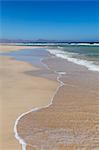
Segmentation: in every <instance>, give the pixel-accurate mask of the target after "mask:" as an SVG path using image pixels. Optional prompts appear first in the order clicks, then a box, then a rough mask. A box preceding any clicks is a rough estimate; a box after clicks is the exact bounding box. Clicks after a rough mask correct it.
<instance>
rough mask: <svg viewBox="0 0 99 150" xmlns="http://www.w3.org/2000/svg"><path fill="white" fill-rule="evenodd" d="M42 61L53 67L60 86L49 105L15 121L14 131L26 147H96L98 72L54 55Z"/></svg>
mask: <svg viewBox="0 0 99 150" xmlns="http://www.w3.org/2000/svg"><path fill="white" fill-rule="evenodd" d="M43 62H44V63H45V64H46V65H47V66H48V67H49V68H50V69H51V70H56V72H57V81H58V82H59V83H60V86H59V88H58V90H57V91H56V93H55V95H54V97H53V101H52V103H51V104H50V105H49V106H48V105H47V106H46V107H44V108H42V109H39V110H36V111H31V112H29V113H27V114H25V115H23V116H22V117H21V118H20V119H19V120H18V124H17V127H16V128H17V133H18V135H19V137H20V139H23V140H24V141H25V143H26V145H27V146H26V147H25V149H26V150H31V149H34V150H35V149H36V150H41V149H43V150H46V149H47V150H77V149H80V150H84V149H87V150H91V149H92V150H93V149H95V150H98V148H99V142H98V141H99V109H98V100H99V74H98V72H94V71H93V72H92V71H90V70H88V69H87V68H86V67H84V66H81V65H76V64H74V63H71V62H68V61H66V60H63V59H60V58H56V57H53V55H51V57H49V58H47V59H46V60H43ZM60 68H61V69H60ZM63 71H65V72H63ZM23 145H24V143H23Z"/></svg>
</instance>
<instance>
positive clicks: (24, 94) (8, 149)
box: [0, 46, 58, 150]
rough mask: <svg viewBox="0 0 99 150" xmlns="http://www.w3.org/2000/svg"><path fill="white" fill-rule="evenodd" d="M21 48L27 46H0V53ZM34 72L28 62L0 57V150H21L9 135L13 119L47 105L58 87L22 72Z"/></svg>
mask: <svg viewBox="0 0 99 150" xmlns="http://www.w3.org/2000/svg"><path fill="white" fill-rule="evenodd" d="M23 48H27V47H22V46H21V47H19V46H17V47H16V46H3V47H2V50H0V51H3V52H4V51H6V52H8V51H11V50H19V49H23ZM28 48H29V47H28ZM37 69H38V68H35V67H33V66H31V65H30V64H28V63H25V62H19V61H16V60H14V59H10V58H8V57H5V56H0V92H1V94H0V118H1V120H0V122H1V124H0V150H21V145H20V144H19V143H18V141H17V140H16V139H15V137H14V132H13V127H14V123H15V121H16V119H17V117H18V116H19V115H20V114H22V113H23V112H26V111H28V110H30V109H32V108H33V107H42V106H45V105H47V104H49V103H50V99H51V97H52V95H53V93H54V91H55V89H56V88H57V86H58V83H57V82H56V81H51V80H48V79H44V78H40V77H33V76H29V75H27V74H24V71H30V70H33V71H35V70H37Z"/></svg>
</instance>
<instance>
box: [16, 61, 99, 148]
mask: <svg viewBox="0 0 99 150" xmlns="http://www.w3.org/2000/svg"><path fill="white" fill-rule="evenodd" d="M48 61H49V60H48ZM51 61H52V60H51ZM66 63H67V62H66ZM49 64H50V62H49V63H47V65H48V67H49ZM52 64H53V63H52ZM50 65H51V64H50ZM69 65H70V66H72V65H71V63H69ZM57 66H58V65H57ZM67 66H68V63H67ZM74 66H76V67H77V65H75V64H74ZM50 67H51V66H50ZM54 67H55V66H54ZM72 67H73V66H72ZM76 67H74V68H75V69H77V68H78V69H80V70H79V71H84V72H88V74H90V71H88V70H87V69H86V68H85V67H81V68H80V66H79V65H78V67H77V68H76ZM51 69H53V67H52V68H51ZM61 73H62V74H63V75H64V72H62V71H61V72H60V74H61ZM66 73H67V74H68V72H66ZM96 76H97V75H96ZM93 77H94V76H93ZM60 78H62V76H61V77H59V76H57V81H59V82H60V83H61V85H60V86H59V87H58V90H57V91H56V93H55V95H54V96H53V99H54V102H53V103H51V104H52V105H51V104H50V105H48V106H50V107H48V106H45V107H42V108H41V109H38V111H35V110H34V112H32V111H30V112H29V113H28V114H26V115H25V116H23V117H22V118H20V120H19V124H18V127H17V128H18V133H19V135H21V137H24V135H25V133H24V131H22V130H20V127H21V128H22V127H23V123H22V122H24V121H25V120H27V118H28V120H29V117H30V116H32V119H33V118H35V117H36V116H35V115H37V117H36V118H35V119H33V120H34V121H33V122H32V123H33V124H34V126H35V124H36V126H37V127H38V126H40V125H39V124H42V123H41V122H42V119H43V118H42V116H41V114H42V112H44V113H43V115H45V113H48V115H49V114H50V111H49V110H50V109H52V108H55V105H56V106H57V105H58V101H57V99H56V98H55V97H57V95H58V93H60V90H59V89H60V88H61V87H64V86H66V87H65V88H68V89H69V90H71V87H72V88H74V87H76V86H75V85H70V84H69V83H65V84H64V83H63V81H62V80H60ZM89 81H90V79H89ZM84 82H85V81H84ZM63 85H64V86H63ZM97 85H98V84H97ZM73 86H74V87H73ZM97 88H99V87H97ZM61 90H62V88H61ZM57 92H58V93H57ZM68 92H69V91H68ZM76 94H77V93H76ZM80 94H81V93H80ZM62 95H63V94H62ZM62 95H61V97H62ZM77 95H79V94H77ZM59 97H60V94H59ZM65 98H66V97H65ZM53 99H52V100H53ZM66 99H67V98H66ZM96 99H97V98H96ZM88 101H89V100H88ZM55 102H57V104H56V103H55ZM71 102H72V101H71ZM72 103H73V102H72ZM77 103H78V106H76V107H79V101H78V102H77ZM96 103H97V100H96ZM64 104H65V103H64ZM89 105H90V102H89ZM60 106H61V105H60ZM58 107H59V106H58ZM73 107H75V106H73ZM81 107H82V106H81ZM58 109H59V108H58ZM77 109H78V108H77ZM81 109H83V107H82V108H81ZM84 109H85V108H84ZM88 109H89V108H88ZM52 110H53V111H54V109H52ZM59 110H60V109H59ZM59 110H57V111H59ZM74 110H75V109H74ZM57 111H56V113H55V114H56V117H57ZM92 111H93V110H92ZM97 112H98V111H97ZM38 114H39V115H40V116H41V117H40V118H39V117H38V116H39V115H38ZM67 114H68V110H67ZM70 114H71V113H70ZM74 114H76V115H78V116H79V112H75V111H74ZM46 115H47V114H46ZM46 115H45V116H46ZM68 115H69V114H68ZM80 115H81V113H80ZM90 115H91V114H90V112H89V116H88V115H86V114H85V113H84V112H82V115H81V118H83V117H85V118H86V117H89V118H90V117H92V116H90ZM34 116H35V117H34ZM61 117H62V116H61ZM38 118H39V119H41V120H38ZM46 119H47V118H46ZM64 119H66V118H64ZM23 120H24V121H23ZM43 121H45V120H43ZM85 121H86V119H85ZM30 124H31V123H30ZM33 124H32V125H33ZM54 124H55V122H54V123H53V126H54ZM74 124H75V123H74ZM88 124H89V122H88ZM92 124H93V123H92ZM47 125H48V128H49V124H47ZM24 126H25V125H24ZM43 126H45V124H44V123H43ZM51 126H52V125H51ZM57 126H58V125H57ZM63 126H64V125H63ZM79 126H81V125H79ZM23 128H24V129H25V130H27V131H26V132H27V133H28V130H29V129H28V126H27V125H26V127H23ZM41 128H44V127H41ZM84 128H85V129H84V130H86V127H85V126H84ZM24 129H23V130H24ZM60 129H61V128H60ZM32 130H34V132H37V131H35V129H33V128H32ZM40 130H41V133H42V134H43V130H47V129H46V127H45V128H44V129H40ZM89 130H90V132H92V131H91V129H89ZM38 132H39V129H38ZM51 132H52V131H51ZM65 132H67V131H65ZM73 132H74V131H73ZM84 132H85V131H84ZM84 134H85V133H84ZM30 136H31V135H30ZM32 136H33V135H32ZM34 136H35V135H34ZM73 136H74V135H73ZM83 136H84V135H82V138H83ZM32 138H33V137H32ZM42 138H43V137H42ZM25 140H26V139H25ZM39 140H40V139H39ZM39 142H40V141H39ZM33 143H35V144H34V145H35V146H34V145H32V144H33ZM36 143H38V142H37V139H36V141H35V139H34V142H33V139H30V140H27V147H23V150H27V149H28V150H30V149H33V148H34V149H36V148H37V149H39V146H38V145H36ZM39 144H40V143H39ZM50 144H51V143H50ZM45 145H46V144H45ZM66 145H67V144H66ZM28 146H29V147H28ZM33 146H34V147H33ZM37 146H38V147H37ZM42 146H44V145H42ZM79 146H81V147H83V145H82V144H81V145H79ZM79 146H78V145H76V144H70V145H69V146H66V147H67V148H68V149H70V150H71V149H73V150H74V149H75V150H76V149H77V148H79ZM45 147H46V146H45ZM66 147H65V146H64V145H62V147H61V150H63V149H66ZM81 147H80V148H81ZM84 147H86V145H84ZM88 147H89V146H88ZM88 147H87V148H88ZM42 148H43V149H44V150H45V149H46V148H44V147H42ZM47 148H48V149H49V150H50V149H53V150H54V148H55V147H51V148H50V146H49V147H47Z"/></svg>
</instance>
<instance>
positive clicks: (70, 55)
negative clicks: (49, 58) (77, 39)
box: [47, 49, 99, 71]
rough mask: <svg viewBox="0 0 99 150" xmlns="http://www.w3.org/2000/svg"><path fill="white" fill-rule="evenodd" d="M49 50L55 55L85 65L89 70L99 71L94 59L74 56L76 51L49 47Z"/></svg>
mask: <svg viewBox="0 0 99 150" xmlns="http://www.w3.org/2000/svg"><path fill="white" fill-rule="evenodd" d="M47 51H48V52H50V53H51V54H52V55H55V56H57V57H60V58H62V59H66V60H68V61H69V62H73V63H75V64H78V65H82V66H85V67H87V68H88V70H91V71H99V66H98V65H95V64H94V63H93V62H92V61H87V60H82V59H78V58H73V56H74V53H69V52H64V51H61V50H54V49H53V50H51V49H47Z"/></svg>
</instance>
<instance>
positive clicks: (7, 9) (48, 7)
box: [0, 0, 99, 41]
mask: <svg viewBox="0 0 99 150" xmlns="http://www.w3.org/2000/svg"><path fill="white" fill-rule="evenodd" d="M0 1H1V0H0ZM0 7H1V12H0V18H1V21H0V28H1V30H0V38H6V39H29V40H32V39H49V40H67V41H99V1H98V0H97V1H95V0H93V1H92V0H91V1H90V0H88V1H85V0H83V1H81V0H79V1H75V0H73V1H72V0H70V1H67V0H64V1H59V0H56V1H52V0H51V1H48V0H46V1H42V0H40V1H38V0H36V1H34V0H31V1H29V0H28V1H27V0H25V1H24V0H20V1H19V0H17V1H15V0H11V1H9V0H2V1H1V2H0Z"/></svg>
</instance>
